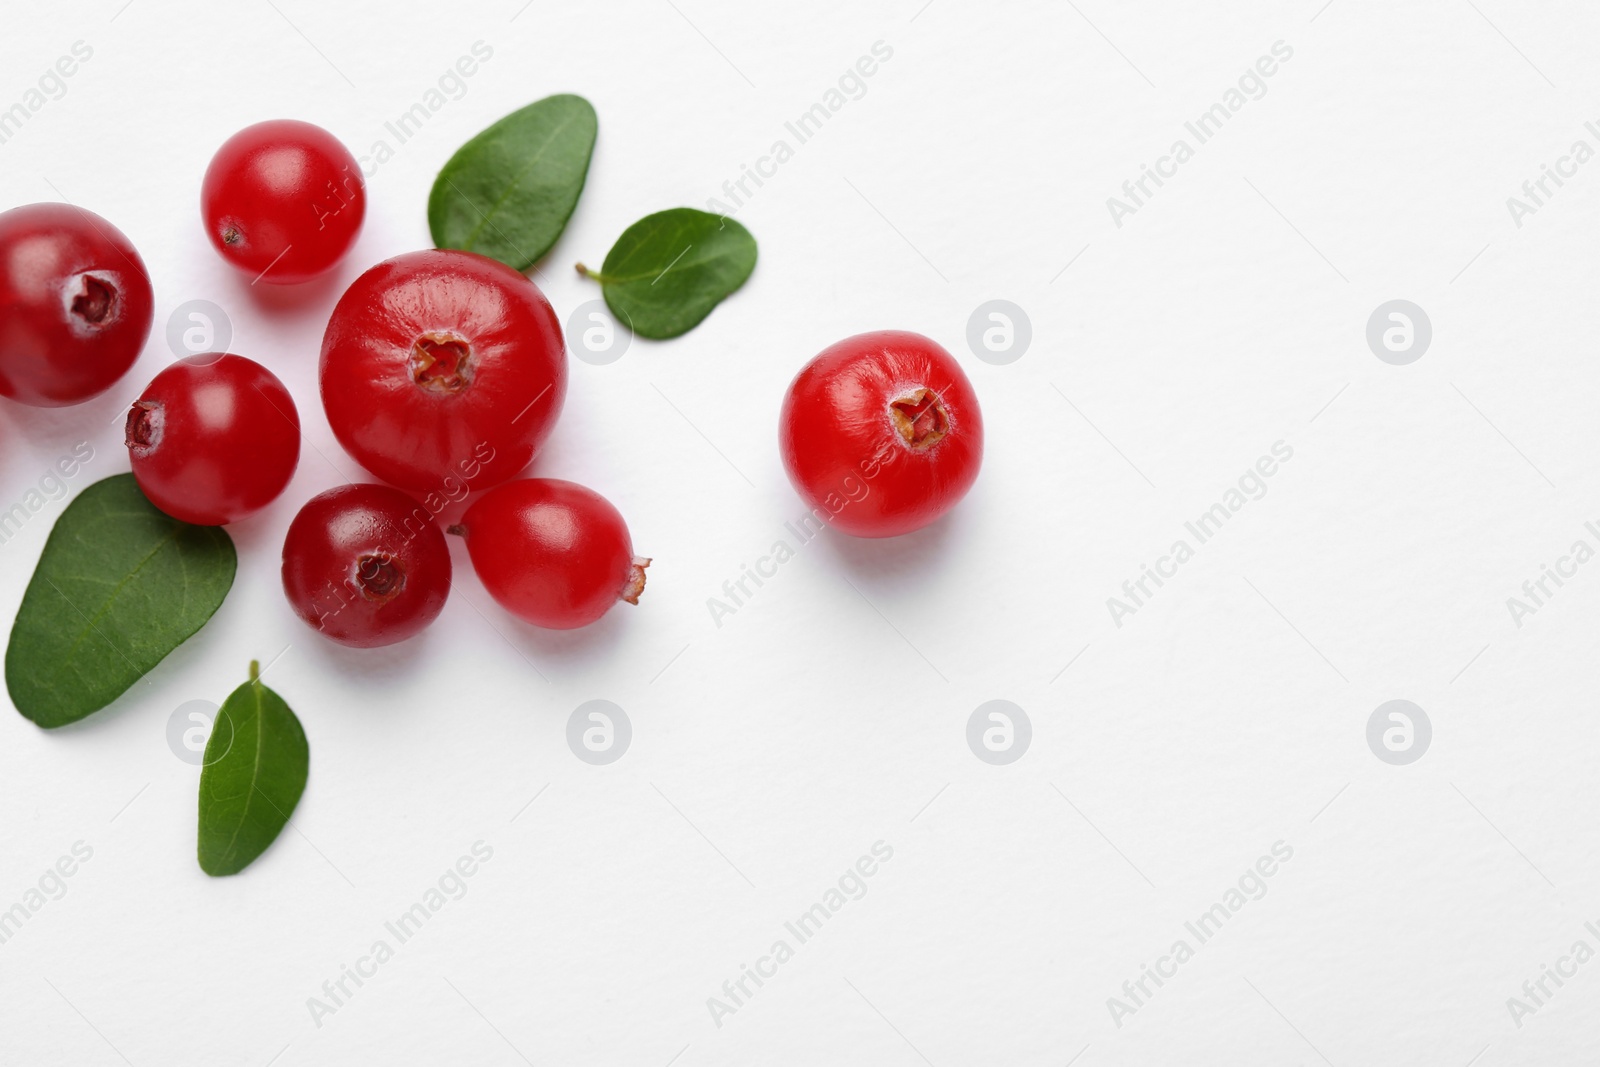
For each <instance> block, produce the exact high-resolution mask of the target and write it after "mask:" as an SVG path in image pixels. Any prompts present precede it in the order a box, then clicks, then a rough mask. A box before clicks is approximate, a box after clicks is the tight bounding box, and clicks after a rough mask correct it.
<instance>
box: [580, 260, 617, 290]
mask: <svg viewBox="0 0 1600 1067" xmlns="http://www.w3.org/2000/svg"><path fill="white" fill-rule="evenodd" d="M578 273H579V274H581V275H583V276H584V277H585V278H593V279H594V280H595V281H597V282H599V283H600V284H601V285H605V284H607V283H608V282H610V281H611V279H610V278H607V277H606V276H605V275H604V274H601V273H600V272H599V271H597V270H590V269H589V268H588V267H585V266H584V265H583V264H582V263H579V264H578Z"/></svg>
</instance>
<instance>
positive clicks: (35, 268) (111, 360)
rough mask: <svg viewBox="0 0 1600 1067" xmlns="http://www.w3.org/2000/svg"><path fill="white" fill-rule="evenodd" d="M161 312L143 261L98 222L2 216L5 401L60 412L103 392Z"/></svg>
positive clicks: (26, 211) (22, 211) (79, 214)
mask: <svg viewBox="0 0 1600 1067" xmlns="http://www.w3.org/2000/svg"><path fill="white" fill-rule="evenodd" d="M153 307H154V299H153V297H152V294H151V292H150V276H149V275H148V274H147V273H145V269H144V261H143V260H141V259H140V258H139V253H138V252H135V251H134V249H133V245H132V244H130V243H129V242H128V239H127V238H126V237H124V236H123V235H122V231H120V230H118V229H117V228H116V227H115V226H113V225H111V223H109V222H107V221H106V220H105V219H103V218H101V217H100V216H99V215H96V214H94V213H93V212H90V211H85V210H83V209H82V208H76V207H71V206H69V205H67V204H29V205H28V206H27V207H19V208H13V209H12V210H10V211H7V212H5V213H3V214H0V395H3V396H8V397H10V398H11V399H13V400H20V401H22V402H23V403H24V404H33V405H36V406H39V407H57V406H60V405H63V404H76V403H78V402H79V401H81V400H87V399H89V398H90V397H92V396H94V395H96V394H97V393H102V392H105V390H107V389H109V388H110V387H111V384H112V383H113V382H115V381H116V380H117V379H118V378H121V377H122V376H123V375H124V374H125V373H127V370H128V368H129V367H131V366H133V361H134V360H136V359H138V358H139V351H140V350H141V349H142V348H144V342H145V339H146V338H147V337H149V336H150V317H151V314H152V311H153Z"/></svg>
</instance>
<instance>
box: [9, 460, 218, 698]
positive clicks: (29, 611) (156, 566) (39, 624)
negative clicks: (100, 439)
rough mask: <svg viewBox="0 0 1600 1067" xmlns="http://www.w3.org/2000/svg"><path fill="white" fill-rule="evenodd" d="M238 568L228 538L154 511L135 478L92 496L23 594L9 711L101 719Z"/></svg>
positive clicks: (55, 532)
mask: <svg viewBox="0 0 1600 1067" xmlns="http://www.w3.org/2000/svg"><path fill="white" fill-rule="evenodd" d="M237 566H238V558H237V556H236V554H235V553H234V548H233V541H232V539H231V538H229V537H228V535H227V533H225V532H224V531H223V530H222V529H221V528H220V527H215V526H191V525H189V524H188V523H185V522H179V521H178V520H177V519H174V518H171V517H169V516H167V515H165V514H163V513H162V512H160V511H158V510H156V507H155V505H153V504H151V503H150V501H148V500H147V499H145V495H144V494H143V493H142V492H140V491H139V486H138V483H136V482H135V481H134V480H133V475H131V474H118V475H115V476H113V477H110V478H106V479H104V480H102V481H98V482H96V483H94V484H93V485H91V486H89V487H88V488H87V489H85V490H84V491H83V492H81V493H79V494H78V496H77V498H76V499H75V500H73V501H72V503H70V504H68V505H67V507H66V510H65V511H63V512H62V513H61V518H59V519H57V520H56V524H55V528H54V529H52V530H51V531H50V537H49V538H48V539H47V540H46V541H45V545H44V553H43V555H42V556H41V557H40V558H39V566H38V567H37V568H36V569H35V570H34V572H33V580H32V581H30V582H29V583H28V588H27V591H26V592H24V593H23V595H22V607H21V608H20V609H18V611H17V621H16V624H15V625H14V626H13V627H12V628H11V641H10V643H9V644H8V645H7V646H6V688H7V689H8V690H10V693H11V702H12V703H13V704H15V705H16V707H17V710H18V711H20V712H21V713H22V714H23V715H24V716H26V717H27V718H29V719H32V720H33V721H34V722H36V723H38V724H39V725H40V726H44V727H56V726H65V725H66V724H67V723H70V722H77V721H78V720H79V719H81V718H83V717H84V716H86V715H88V714H90V713H91V712H95V711H99V710H100V709H101V708H103V707H105V706H106V705H107V704H109V703H111V702H112V701H113V700H115V699H116V698H117V697H119V696H121V695H122V694H123V693H124V692H126V691H127V690H128V688H129V687H130V686H132V685H133V683H135V682H137V681H138V680H139V679H140V678H142V677H144V675H145V674H146V673H148V672H149V671H150V670H151V669H152V668H153V667H155V665H156V664H158V663H160V662H161V661H162V660H163V659H165V658H166V656H167V653H169V652H171V651H172V650H173V649H175V648H177V647H178V646H179V645H181V644H183V642H184V641H186V640H188V639H189V637H190V636H192V635H193V634H194V632H195V631H196V630H198V629H200V627H202V626H204V625H205V624H206V620H207V619H209V618H211V616H212V615H213V614H214V613H215V612H216V610H217V608H218V607H220V606H221V605H222V600H223V598H224V597H225V596H227V595H228V590H229V589H230V588H232V587H233V575H234V571H235V569H236V568H237Z"/></svg>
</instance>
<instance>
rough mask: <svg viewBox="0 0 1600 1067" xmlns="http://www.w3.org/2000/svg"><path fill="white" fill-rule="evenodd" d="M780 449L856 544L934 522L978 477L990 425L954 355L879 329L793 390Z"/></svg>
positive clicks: (831, 357)
mask: <svg viewBox="0 0 1600 1067" xmlns="http://www.w3.org/2000/svg"><path fill="white" fill-rule="evenodd" d="M779 419H780V421H779V427H778V443H779V446H780V449H781V451H782V453H783V465H784V467H785V468H786V469H787V470H788V472H789V480H790V481H791V482H793V483H794V487H795V489H796V490H798V491H799V493H800V495H801V496H802V497H804V498H805V501H806V503H808V504H810V505H811V507H812V510H813V512H814V513H815V514H816V515H817V516H818V518H820V519H823V520H824V521H826V522H828V523H829V524H830V525H832V526H833V527H834V528H836V529H838V530H842V531H843V532H845V533H848V534H854V535H856V536H857V537H893V536H895V535H896V534H903V533H909V532H911V531H912V530H917V529H921V528H922V527H924V526H926V525H928V524H929V523H930V522H933V521H934V520H935V519H937V518H938V517H939V516H941V515H943V514H944V513H945V512H946V511H948V510H950V509H951V508H952V507H954V506H955V504H956V502H957V501H959V500H960V499H961V498H962V497H963V496H965V495H966V492H967V490H968V489H970V488H972V483H973V481H975V480H976V479H977V477H978V466H979V464H980V463H981V462H982V460H983V417H982V415H980V414H979V412H978V398H977V396H976V395H975V394H974V393H973V391H972V383H970V382H969V381H967V376H966V375H965V374H964V373H962V371H961V367H960V365H958V364H957V363H956V361H955V359H954V358H952V357H951V355H950V353H948V352H946V351H945V350H944V349H943V348H941V347H939V346H938V345H937V344H935V343H934V342H933V341H930V340H929V339H928V338H926V337H923V336H922V335H920V334H915V333H906V332H904V331H900V330H880V331H878V332H876V333H863V334H858V335H857V336H855V337H847V338H845V339H844V340H843V341H840V342H838V343H837V344H834V345H830V346H829V347H827V348H825V349H823V351H822V353H821V354H820V355H818V356H817V357H816V358H815V359H813V360H812V361H811V362H810V363H807V364H806V365H805V367H804V369H802V370H801V371H800V373H799V375H798V376H796V378H795V380H794V381H793V382H792V383H791V384H790V386H789V392H788V395H787V396H785V397H784V401H783V412H782V414H781V415H780V416H779Z"/></svg>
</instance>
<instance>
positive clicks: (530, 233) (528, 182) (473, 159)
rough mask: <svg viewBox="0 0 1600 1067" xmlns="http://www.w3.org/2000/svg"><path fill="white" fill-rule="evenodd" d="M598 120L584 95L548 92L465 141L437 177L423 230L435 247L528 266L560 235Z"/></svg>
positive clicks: (573, 204) (577, 191)
mask: <svg viewBox="0 0 1600 1067" xmlns="http://www.w3.org/2000/svg"><path fill="white" fill-rule="evenodd" d="M598 132H599V121H598V119H596V117H595V113H594V108H593V107H591V106H590V104H589V101H587V100H585V99H584V98H583V97H581V96H573V95H571V94H562V95H559V96H548V97H545V98H544V99H543V100H540V101H537V102H535V103H532V104H529V105H528V106H527V107H525V108H523V109H522V110H520V111H513V112H512V113H511V114H509V115H507V116H506V117H505V118H503V119H501V120H500V121H499V122H496V123H495V124H494V125H493V126H490V127H489V128H488V129H486V130H484V131H483V132H482V133H480V134H478V135H477V136H476V137H474V138H473V139H472V140H470V141H468V142H467V143H466V144H464V145H462V146H461V148H460V149H459V150H458V151H457V152H456V154H455V155H453V156H451V157H450V161H449V162H448V163H446V164H445V165H444V169H443V170H441V171H439V177H438V178H437V179H435V180H434V183H433V192H432V193H431V194H430V195H429V196H428V229H429V230H430V231H431V232H432V233H433V243H434V244H435V245H436V246H437V247H439V248H455V249H461V250H463V251H466V252H477V253H480V254H481V255H485V256H489V257H490V258H492V259H498V260H499V261H500V262H502V263H505V264H508V265H509V266H511V267H514V268H516V269H517V270H522V271H525V270H527V269H528V268H529V267H531V266H533V265H534V264H535V263H536V262H538V261H539V260H540V259H541V258H543V256H544V254H545V253H546V252H548V251H550V247H551V246H552V245H554V244H555V243H556V239H557V238H558V237H560V236H561V231H562V230H564V229H566V227H567V220H568V219H569V218H571V217H572V209H573V208H575V207H576V206H577V204H578V194H580V193H582V192H583V183H584V180H585V178H587V177H588V174H589V157H590V156H591V155H593V154H594V141H595V136H596V134H597V133H598Z"/></svg>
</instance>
